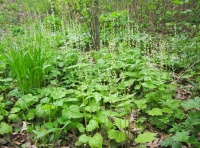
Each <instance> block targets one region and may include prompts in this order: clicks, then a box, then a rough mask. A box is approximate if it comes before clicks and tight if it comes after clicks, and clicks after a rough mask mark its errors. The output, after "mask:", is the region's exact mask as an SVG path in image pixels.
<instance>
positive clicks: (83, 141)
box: [78, 134, 90, 143]
mask: <svg viewBox="0 0 200 148" xmlns="http://www.w3.org/2000/svg"><path fill="white" fill-rule="evenodd" d="M89 138H90V137H88V136H87V135H86V134H83V135H81V136H80V137H79V138H78V141H80V142H81V143H88V141H89Z"/></svg>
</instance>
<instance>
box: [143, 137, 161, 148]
mask: <svg viewBox="0 0 200 148" xmlns="http://www.w3.org/2000/svg"><path fill="white" fill-rule="evenodd" d="M159 141H160V139H159V138H157V139H156V140H154V141H152V142H148V143H147V144H146V146H149V147H150V148H157V147H158V146H160V142H159Z"/></svg>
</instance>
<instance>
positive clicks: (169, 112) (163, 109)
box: [162, 107, 173, 114]
mask: <svg viewBox="0 0 200 148" xmlns="http://www.w3.org/2000/svg"><path fill="white" fill-rule="evenodd" d="M162 112H164V113H168V114H171V113H173V110H172V109H171V108H167V107H164V108H162Z"/></svg>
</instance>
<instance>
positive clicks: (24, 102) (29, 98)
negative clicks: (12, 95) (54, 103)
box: [15, 94, 38, 109]
mask: <svg viewBox="0 0 200 148" xmlns="http://www.w3.org/2000/svg"><path fill="white" fill-rule="evenodd" d="M36 102H38V96H33V95H32V94H28V95H25V96H22V97H21V98H20V99H18V100H17V102H16V103H15V107H19V108H21V109H26V108H28V107H29V106H31V105H33V104H34V103H36Z"/></svg>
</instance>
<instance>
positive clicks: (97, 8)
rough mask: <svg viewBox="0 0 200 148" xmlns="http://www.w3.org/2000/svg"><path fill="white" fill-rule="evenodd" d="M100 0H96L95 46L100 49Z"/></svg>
mask: <svg viewBox="0 0 200 148" xmlns="http://www.w3.org/2000/svg"><path fill="white" fill-rule="evenodd" d="M98 13H99V0H94V26H93V27H94V28H93V30H94V32H93V33H94V35H93V37H94V48H95V49H96V50H100V31H99V30H100V28H99V17H98Z"/></svg>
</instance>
